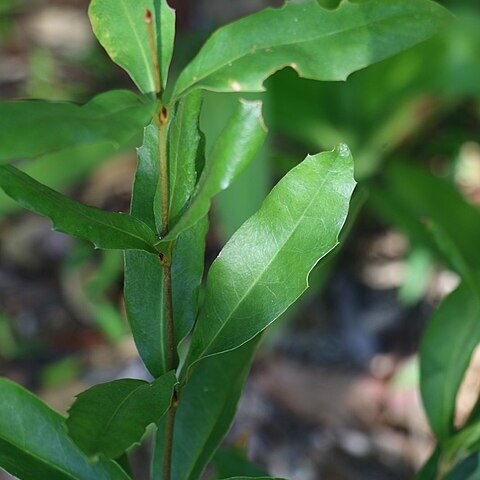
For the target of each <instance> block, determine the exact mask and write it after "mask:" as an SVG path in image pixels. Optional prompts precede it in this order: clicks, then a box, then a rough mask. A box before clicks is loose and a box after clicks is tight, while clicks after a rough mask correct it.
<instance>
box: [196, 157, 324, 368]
mask: <svg viewBox="0 0 480 480" xmlns="http://www.w3.org/2000/svg"><path fill="white" fill-rule="evenodd" d="M332 171H333V170H332V167H331V166H330V168H329V170H328V172H327V174H326V175H325V177H324V178H323V180H322V183H321V184H320V185H319V187H318V190H317V192H316V193H315V195H313V196H312V199H311V200H310V201H309V203H308V205H307V207H306V208H305V210H304V211H303V213H302V215H301V216H300V218H299V219H298V221H297V222H295V224H294V227H293V228H292V230H291V232H290V233H289V234H288V236H287V237H286V239H285V241H284V242H282V244H281V246H280V247H279V248H278V250H277V252H276V253H275V254H274V255H273V256H272V258H271V259H270V260H269V261H268V263H267V264H266V265H265V268H264V269H263V270H262V272H261V273H260V275H258V277H257V278H256V279H255V281H254V282H252V283H251V285H250V286H249V288H248V289H247V290H246V291H245V293H244V294H243V295H242V296H241V297H240V298H239V299H238V301H237V304H236V306H235V307H234V308H233V309H232V310H231V311H230V313H229V314H228V316H227V318H226V319H225V320H224V321H223V322H222V325H221V327H220V328H219V330H218V331H217V333H216V334H215V335H214V336H213V338H212V339H211V341H210V342H209V343H208V344H207V346H206V347H205V348H204V349H203V350H202V353H201V354H200V355H199V356H198V357H197V358H196V359H195V360H194V362H193V363H196V362H197V361H199V360H201V359H202V358H206V357H208V356H209V355H208V354H207V355H205V353H206V352H208V350H209V348H210V347H211V346H212V344H213V343H214V342H215V341H216V339H217V338H218V336H219V335H220V334H221V333H222V331H223V329H224V328H225V326H226V325H227V324H228V322H229V321H230V320H231V318H232V316H233V315H234V314H235V312H236V311H237V310H238V308H239V307H240V305H241V304H242V303H243V302H244V300H245V299H246V298H247V296H248V295H249V294H250V292H251V291H252V290H253V289H254V288H255V287H256V286H257V285H258V282H259V281H260V280H261V278H262V277H263V276H264V274H265V273H266V271H267V270H268V269H269V267H270V265H271V264H272V263H273V262H274V261H275V260H276V259H277V257H278V255H279V254H280V252H281V251H282V250H283V249H284V247H285V245H286V244H287V243H288V242H289V241H290V239H291V238H292V237H293V235H294V233H295V232H296V231H297V229H298V227H299V225H300V223H301V222H302V221H303V219H304V218H305V215H306V212H307V211H308V210H310V208H311V207H312V205H313V203H314V202H315V200H316V199H317V198H318V196H319V195H320V194H321V193H323V192H322V188H323V186H324V185H325V183H326V182H327V180H328V179H329V177H330V175H331V174H332ZM217 318H218V317H217ZM220 321H221V319H220ZM247 341H248V340H247ZM243 343H245V342H243ZM211 355H213V353H212V354H211ZM193 363H192V364H191V365H193ZM191 365H190V366H191Z"/></svg>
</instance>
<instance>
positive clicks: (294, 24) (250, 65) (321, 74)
mask: <svg viewBox="0 0 480 480" xmlns="http://www.w3.org/2000/svg"><path fill="white" fill-rule="evenodd" d="M449 18H450V14H449V13H448V12H447V10H445V9H444V8H442V7H441V6H439V5H438V4H437V3H435V2H433V1H430V0H370V1H367V2H361V3H353V2H348V1H345V2H342V3H341V5H340V6H339V8H337V9H336V10H327V9H324V8H322V7H321V6H320V5H319V3H318V2H317V0H303V1H300V2H287V3H286V4H285V6H284V7H283V8H280V9H266V10H263V11H261V12H259V13H256V14H253V15H250V16H248V17H246V18H243V19H241V20H238V21H236V22H234V23H232V24H230V25H227V26H225V27H223V28H220V29H219V30H218V31H217V32H216V33H214V34H213V35H212V36H211V37H210V38H209V40H207V42H206V43H205V45H204V46H203V48H202V49H201V50H200V52H199V53H198V55H197V56H196V57H195V58H194V60H193V61H192V62H191V63H190V64H189V65H188V66H187V67H186V68H185V70H184V71H183V72H182V73H181V75H180V77H179V79H178V81H177V84H176V87H175V93H174V96H176V97H178V96H180V95H182V94H184V93H185V92H188V91H189V90H192V89H194V88H203V89H207V90H214V91H233V92H239V91H253V92H257V91H262V90H263V81H264V80H265V79H266V78H268V77H269V76H270V75H272V74H273V73H274V72H275V71H277V70H280V69H282V68H284V67H291V68H293V69H294V70H296V71H297V72H298V73H299V75H300V76H302V77H305V78H311V79H315V80H327V81H330V80H345V79H346V78H347V77H348V75H349V74H350V73H352V72H354V71H356V70H359V69H361V68H364V67H366V66H368V65H371V64H372V63H375V62H378V61H380V60H383V59H385V58H387V57H389V56H391V55H394V54H395V53H398V52H400V51H402V50H405V49H407V48H409V47H411V46H413V45H415V44H417V43H419V42H421V41H423V40H426V39H427V38H429V37H431V36H432V35H433V34H434V33H436V32H437V31H438V30H439V29H440V28H442V27H443V26H445V25H446V23H447V21H448V20H449Z"/></svg>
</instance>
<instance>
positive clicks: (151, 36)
mask: <svg viewBox="0 0 480 480" xmlns="http://www.w3.org/2000/svg"><path fill="white" fill-rule="evenodd" d="M145 23H146V25H147V30H148V40H149V44H150V52H151V54H152V66H153V71H154V77H155V90H156V93H157V97H159V95H160V93H161V88H162V87H161V80H160V68H159V64H158V51H157V43H156V39H155V32H154V29H153V20H152V12H151V11H150V10H148V9H147V10H146V12H145ZM155 117H156V118H155V119H156V124H157V128H158V143H159V148H158V150H159V152H158V153H159V162H160V181H159V186H160V193H161V201H162V236H165V235H167V233H168V210H169V191H168V190H169V178H168V153H167V142H168V111H167V109H166V108H165V106H163V107H162V110H161V111H160V113H159V114H158V116H155ZM159 258H160V262H161V264H162V269H163V288H164V293H165V318H166V330H167V367H168V370H169V371H170V370H174V369H175V367H176V365H175V338H174V323H173V300H172V247H171V248H170V249H169V251H168V252H167V254H166V255H163V254H160V255H159ZM177 404H178V398H177V395H176V393H175V392H174V395H173V398H172V403H171V404H170V407H169V409H168V412H167V418H166V427H165V449H164V457H163V480H171V478H172V454H173V435H174V430H175V412H176V410H177Z"/></svg>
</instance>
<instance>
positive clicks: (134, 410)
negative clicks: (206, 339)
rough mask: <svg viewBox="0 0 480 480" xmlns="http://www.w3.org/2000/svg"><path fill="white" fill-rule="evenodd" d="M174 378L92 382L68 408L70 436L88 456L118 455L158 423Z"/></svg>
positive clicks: (111, 456)
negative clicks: (149, 426)
mask: <svg viewBox="0 0 480 480" xmlns="http://www.w3.org/2000/svg"><path fill="white" fill-rule="evenodd" d="M175 383H176V377H175V374H174V373H173V372H170V373H167V374H165V375H163V376H162V377H160V378H158V379H157V380H155V381H153V382H152V383H148V382H145V381H144V380H134V379H123V380H115V381H113V382H110V383H104V384H100V385H95V386H94V387H92V388H90V389H89V390H86V391H85V392H83V393H81V394H80V395H78V396H77V398H76V400H75V403H74V404H73V405H72V406H71V407H70V410H69V412H68V414H69V416H68V419H67V428H68V433H69V435H70V437H71V438H72V439H73V440H74V441H75V443H76V444H77V445H78V446H79V447H80V448H81V449H82V450H83V451H84V452H85V453H86V454H87V455H89V456H96V455H99V454H103V455H105V456H106V457H107V458H117V457H120V456H121V455H122V454H123V453H124V452H125V451H126V450H128V449H129V448H130V447H131V446H132V445H134V444H135V443H138V442H139V441H140V440H141V438H142V436H143V434H144V433H145V429H146V428H147V426H148V425H150V424H151V423H158V422H159V420H160V418H161V417H162V415H163V414H164V413H165V412H166V411H167V409H168V407H169V406H170V402H171V399H172V394H173V388H174V385H175Z"/></svg>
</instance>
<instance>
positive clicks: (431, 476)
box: [415, 447, 441, 480]
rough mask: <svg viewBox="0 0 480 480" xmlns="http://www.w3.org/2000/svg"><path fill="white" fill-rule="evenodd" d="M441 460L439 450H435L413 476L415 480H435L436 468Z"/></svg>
mask: <svg viewBox="0 0 480 480" xmlns="http://www.w3.org/2000/svg"><path fill="white" fill-rule="evenodd" d="M440 459H441V452H440V448H438V447H437V448H436V449H435V450H434V451H433V453H432V454H431V455H430V458H429V459H428V460H427V461H426V462H425V464H424V465H423V467H422V468H421V469H420V471H419V472H418V473H417V475H416V476H415V480H437V478H438V467H439V463H440Z"/></svg>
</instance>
